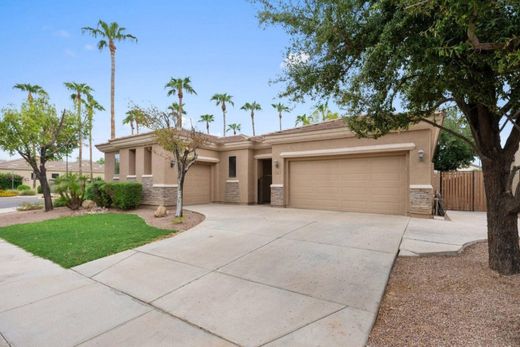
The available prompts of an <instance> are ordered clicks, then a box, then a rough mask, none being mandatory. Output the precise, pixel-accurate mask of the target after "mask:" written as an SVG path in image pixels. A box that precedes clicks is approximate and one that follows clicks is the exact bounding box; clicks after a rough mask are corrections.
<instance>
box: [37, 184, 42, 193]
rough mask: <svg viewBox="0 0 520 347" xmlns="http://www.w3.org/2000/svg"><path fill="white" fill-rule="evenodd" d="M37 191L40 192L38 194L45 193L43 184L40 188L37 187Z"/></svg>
mask: <svg viewBox="0 0 520 347" xmlns="http://www.w3.org/2000/svg"><path fill="white" fill-rule="evenodd" d="M36 191H37V192H38V194H43V190H42V186H38V188H36Z"/></svg>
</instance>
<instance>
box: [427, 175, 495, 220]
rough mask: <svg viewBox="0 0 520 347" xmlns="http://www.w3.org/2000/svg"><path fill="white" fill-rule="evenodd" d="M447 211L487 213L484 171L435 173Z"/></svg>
mask: <svg viewBox="0 0 520 347" xmlns="http://www.w3.org/2000/svg"><path fill="white" fill-rule="evenodd" d="M435 175H436V177H435V178H436V182H438V188H437V189H438V190H439V191H440V193H441V195H442V199H443V202H444V209H445V210H456V211H486V196H485V191H484V176H483V175H482V171H461V172H458V171H453V172H440V173H435Z"/></svg>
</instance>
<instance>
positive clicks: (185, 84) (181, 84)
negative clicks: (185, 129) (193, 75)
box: [164, 77, 197, 129]
mask: <svg viewBox="0 0 520 347" xmlns="http://www.w3.org/2000/svg"><path fill="white" fill-rule="evenodd" d="M164 88H166V89H167V90H168V91H167V95H168V96H172V95H175V94H177V97H178V98H179V103H178V104H177V105H178V106H177V107H178V110H177V120H176V122H175V124H176V126H177V128H178V129H182V115H183V114H184V110H183V107H184V104H183V103H182V99H183V98H184V92H186V93H188V94H195V95H197V92H195V89H193V87H192V86H191V80H190V78H189V77H184V78H173V77H172V78H171V79H170V81H169V82H168V83H166V85H165V86H164Z"/></svg>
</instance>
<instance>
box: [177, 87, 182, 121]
mask: <svg viewBox="0 0 520 347" xmlns="http://www.w3.org/2000/svg"><path fill="white" fill-rule="evenodd" d="M178 96H179V113H178V114H177V129H182V90H181V89H179V93H178Z"/></svg>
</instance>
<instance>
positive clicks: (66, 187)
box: [55, 174, 87, 210]
mask: <svg viewBox="0 0 520 347" xmlns="http://www.w3.org/2000/svg"><path fill="white" fill-rule="evenodd" d="M86 182H87V178H86V177H85V176H78V175H76V174H68V175H64V176H60V177H58V178H56V181H55V185H56V192H57V193H58V194H60V197H61V198H62V199H64V200H65V205H66V206H67V207H68V208H70V209H71V210H77V209H79V208H80V207H81V204H82V203H83V200H84V199H85V185H86Z"/></svg>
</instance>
